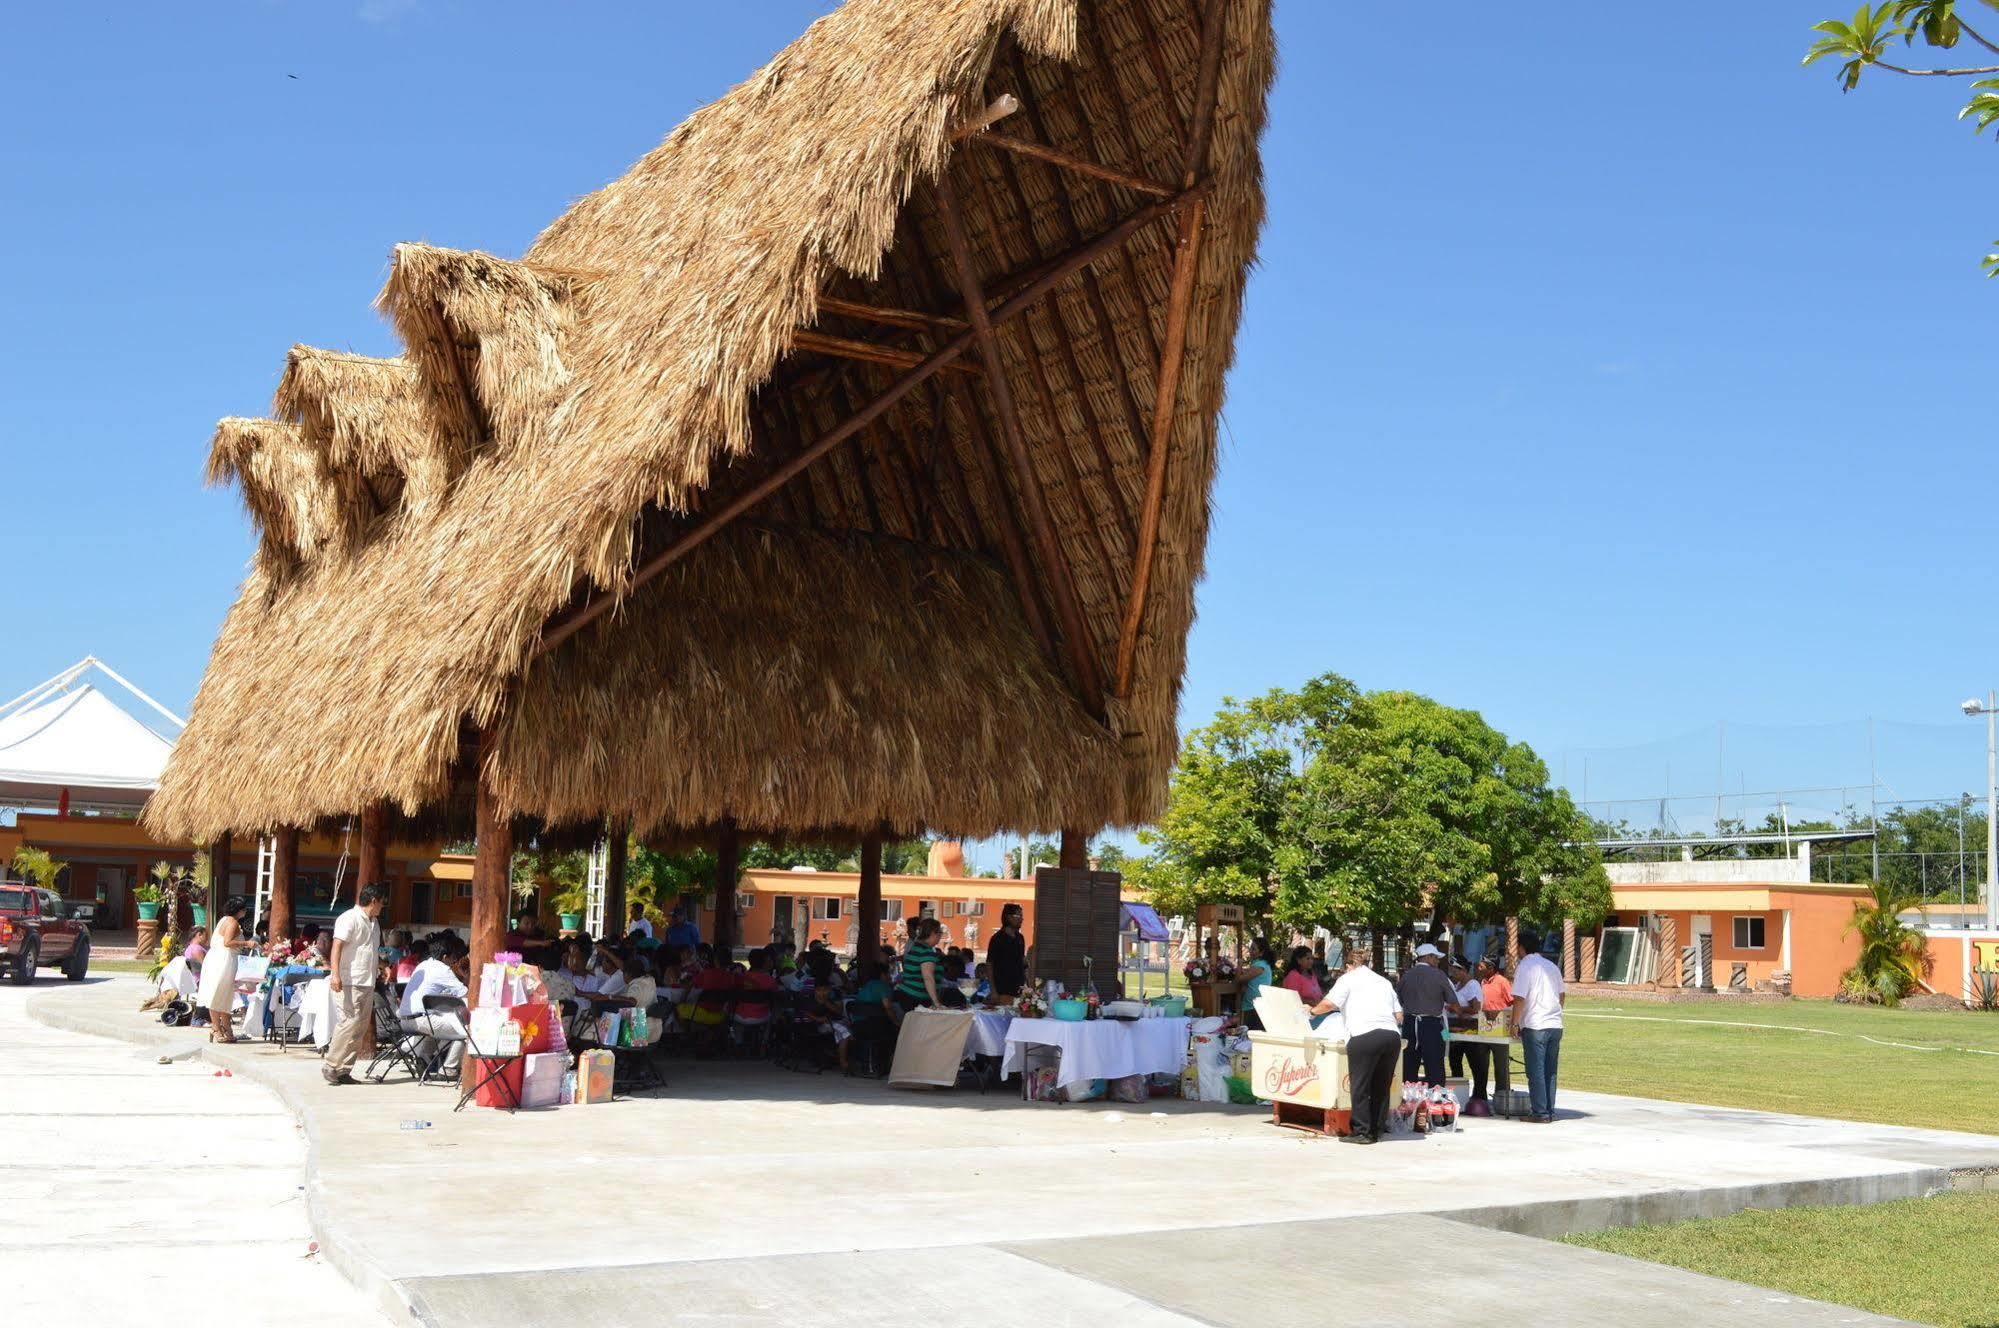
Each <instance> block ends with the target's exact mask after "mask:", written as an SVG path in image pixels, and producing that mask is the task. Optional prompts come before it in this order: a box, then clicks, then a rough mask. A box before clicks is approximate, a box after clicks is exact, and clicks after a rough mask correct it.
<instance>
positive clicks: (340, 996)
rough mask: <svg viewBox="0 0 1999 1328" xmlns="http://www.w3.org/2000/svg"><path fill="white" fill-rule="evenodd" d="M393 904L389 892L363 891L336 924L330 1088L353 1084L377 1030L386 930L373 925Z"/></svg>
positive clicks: (329, 980) (325, 1071)
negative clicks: (357, 1065) (377, 989)
mask: <svg viewBox="0 0 1999 1328" xmlns="http://www.w3.org/2000/svg"><path fill="white" fill-rule="evenodd" d="M388 902H389V887H388V886H386V885H381V884H375V885H365V886H363V887H361V897H360V901H359V902H358V903H356V904H355V905H354V907H352V908H350V909H348V910H347V911H346V912H345V913H342V914H341V915H340V917H339V920H338V921H336V922H335V923H334V924H333V956H332V959H331V960H330V967H331V969H332V971H331V972H330V973H328V974H327V977H326V985H327V986H328V987H331V988H332V989H333V1040H332V1042H331V1043H329V1044H328V1046H327V1048H326V1060H325V1063H324V1064H322V1065H321V1066H320V1070H319V1072H320V1073H321V1074H322V1075H324V1076H325V1077H326V1082H327V1083H329V1084H351V1083H353V1082H354V1062H355V1060H356V1059H358V1058H359V1056H360V1054H361V1047H362V1045H363V1044H364V1042H365V1041H366V1040H367V1038H368V1034H369V1033H370V1032H371V1031H372V1030H373V1028H374V1022H375V975H376V973H377V971H378V970H379V969H380V968H381V963H382V928H381V925H380V924H379V923H377V922H376V921H375V919H376V918H378V917H380V916H381V915H382V908H383V906H384V905H386V904H387V903H388Z"/></svg>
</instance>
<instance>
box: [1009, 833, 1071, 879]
mask: <svg viewBox="0 0 1999 1328" xmlns="http://www.w3.org/2000/svg"><path fill="white" fill-rule="evenodd" d="M1061 856H1062V852H1061V850H1060V849H1059V848H1057V847H1056V846H1055V845H1054V844H1053V843H1052V842H1050V841H1049V840H1046V839H1030V840H1028V841H1027V866H1028V871H1029V873H1030V874H1031V873H1032V872H1033V869H1034V868H1036V867H1039V866H1040V865H1041V864H1042V863H1044V862H1054V861H1056V860H1057V859H1058V858H1060V857H1061ZM1000 875H1001V876H1003V877H1005V878H1006V879H1007V880H1009V881H1017V880H1019V879H1020V845H1018V844H1015V845H1014V846H1013V847H1012V848H1010V849H1008V850H1007V851H1006V852H1005V853H1002V854H1001V855H1000Z"/></svg>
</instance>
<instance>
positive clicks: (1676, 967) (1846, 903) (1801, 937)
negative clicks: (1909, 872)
mask: <svg viewBox="0 0 1999 1328" xmlns="http://www.w3.org/2000/svg"><path fill="white" fill-rule="evenodd" d="M1606 870H1608V871H1609V873H1610V881H1611V900H1612V907H1611V913H1610V915H1609V916H1608V917H1606V918H1605V919H1604V922H1603V926H1604V928H1605V932H1600V933H1599V937H1603V936H1604V935H1605V934H1606V933H1607V932H1608V931H1609V930H1611V929H1618V930H1627V929H1628V930H1630V931H1635V932H1636V933H1637V944H1638V946H1639V947H1640V948H1641V949H1642V950H1645V951H1647V953H1645V954H1643V956H1642V958H1643V961H1644V968H1643V970H1642V971H1643V972H1644V973H1645V974H1646V977H1645V985H1647V986H1662V987H1691V988H1702V989H1719V990H1748V991H1758V990H1770V989H1773V988H1774V989H1784V988H1786V987H1788V990H1789V991H1790V992H1791V994H1792V995H1795V996H1820V997H1825V996H1831V995H1833V994H1834V993H1835V992H1837V991H1838V990H1839V979H1840V976H1841V974H1843V973H1845V972H1846V970H1847V969H1849V968H1851V967H1852V966H1853V962H1854V960H1855V959H1856V958H1857V957H1858V955H1859V945H1860V943H1859V940H1858V938H1856V937H1854V936H1852V935H1851V934H1849V933H1848V932H1847V930H1846V924H1847V921H1848V919H1850V918H1851V917H1852V916H1853V905H1854V903H1855V902H1856V901H1858V900H1863V899H1866V898H1867V897H1868V896H1867V887H1865V886H1863V885H1849V884H1828V883H1825V882H1817V881H1812V880H1811V879H1809V878H1810V872H1811V858H1810V855H1809V849H1807V850H1806V852H1805V853H1804V854H1803V855H1802V856H1800V857H1797V858H1744V859H1719V860H1708V861H1701V862H1690V861H1677V862H1636V863H1610V864H1607V865H1606ZM1599 953H1608V947H1607V946H1606V947H1605V948H1604V949H1603V950H1601V951H1600V952H1599ZM1584 976H1585V977H1595V976H1596V975H1595V974H1585V975H1584Z"/></svg>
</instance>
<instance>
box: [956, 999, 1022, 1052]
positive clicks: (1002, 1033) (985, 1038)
mask: <svg viewBox="0 0 1999 1328" xmlns="http://www.w3.org/2000/svg"><path fill="white" fill-rule="evenodd" d="M1012 1023H1013V1011H1011V1010H974V1011H972V1034H971V1036H970V1037H968V1038H966V1039H965V1054H966V1055H967V1056H1004V1055H1006V1030H1007V1026H1008V1025H1010V1024H1012Z"/></svg>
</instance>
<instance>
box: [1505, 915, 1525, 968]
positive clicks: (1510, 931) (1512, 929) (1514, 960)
mask: <svg viewBox="0 0 1999 1328" xmlns="http://www.w3.org/2000/svg"><path fill="white" fill-rule="evenodd" d="M1521 958H1522V956H1521V954H1520V919H1519V918H1508V919H1507V920H1506V962H1507V963H1508V964H1518V963H1519V962H1520V960H1521Z"/></svg>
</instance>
